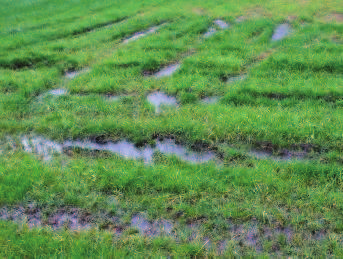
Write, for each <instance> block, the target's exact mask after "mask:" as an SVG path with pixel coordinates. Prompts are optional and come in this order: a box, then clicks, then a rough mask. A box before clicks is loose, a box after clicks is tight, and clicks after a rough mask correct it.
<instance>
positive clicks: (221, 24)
mask: <svg viewBox="0 0 343 259" xmlns="http://www.w3.org/2000/svg"><path fill="white" fill-rule="evenodd" d="M214 24H215V25H217V26H218V27H219V28H220V29H222V30H225V29H227V28H229V25H228V24H227V23H226V22H224V21H223V20H220V19H218V20H215V21H214Z"/></svg>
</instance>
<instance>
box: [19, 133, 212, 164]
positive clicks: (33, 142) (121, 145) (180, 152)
mask: <svg viewBox="0 0 343 259" xmlns="http://www.w3.org/2000/svg"><path fill="white" fill-rule="evenodd" d="M21 143H22V145H23V149H24V151H25V152H28V153H36V154H38V155H40V156H42V157H43V159H44V160H50V159H51V158H52V156H53V154H54V153H59V154H61V153H63V152H64V153H70V151H71V153H72V150H73V149H83V150H90V151H109V152H111V153H115V154H118V155H120V156H123V157H125V158H130V159H142V160H143V161H144V162H145V163H152V161H153V156H154V153H155V152H156V151H159V152H161V153H163V154H165V155H175V156H177V157H178V158H180V159H181V160H184V161H188V162H192V163H204V162H208V161H210V160H212V159H214V158H215V153H214V152H213V151H211V150H209V149H207V150H202V151H193V150H191V149H188V148H187V147H186V146H184V145H181V144H176V143H175V140H174V139H168V138H165V139H163V140H157V142H156V145H155V146H154V147H153V146H149V145H146V146H144V147H142V148H138V147H136V146H135V145H134V144H133V143H131V142H128V141H126V140H122V141H118V142H111V141H107V142H104V143H99V142H96V141H91V140H85V141H79V140H76V141H71V140H68V141H65V142H64V143H63V144H59V143H56V142H53V141H50V140H46V139H44V138H42V137H32V138H28V137H26V136H25V137H22V139H21Z"/></svg>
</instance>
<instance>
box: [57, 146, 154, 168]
mask: <svg viewBox="0 0 343 259" xmlns="http://www.w3.org/2000/svg"><path fill="white" fill-rule="evenodd" d="M63 148H65V149H70V148H81V149H86V150H97V151H109V152H112V153H115V154H118V155H120V156H123V157H125V158H132V159H143V160H144V162H145V163H151V162H152V157H153V153H154V149H153V148H151V147H145V148H137V147H136V146H135V145H134V144H132V143H130V142H128V141H126V140H123V141H119V142H116V143H114V142H107V143H105V144H99V143H96V142H92V141H90V140H88V141H66V142H65V143H64V144H63Z"/></svg>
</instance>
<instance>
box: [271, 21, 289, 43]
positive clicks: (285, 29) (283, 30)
mask: <svg viewBox="0 0 343 259" xmlns="http://www.w3.org/2000/svg"><path fill="white" fill-rule="evenodd" d="M290 31H291V26H290V25H289V24H287V23H284V24H280V25H278V26H277V27H276V28H275V31H274V34H273V36H272V41H278V40H282V39H283V38H285V37H286V36H287V35H288V34H289V33H290Z"/></svg>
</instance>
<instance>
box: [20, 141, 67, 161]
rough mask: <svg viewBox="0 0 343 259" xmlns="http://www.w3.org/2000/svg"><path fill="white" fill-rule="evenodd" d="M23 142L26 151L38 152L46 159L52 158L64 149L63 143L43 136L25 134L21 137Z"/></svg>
mask: <svg viewBox="0 0 343 259" xmlns="http://www.w3.org/2000/svg"><path fill="white" fill-rule="evenodd" d="M21 143H22V145H23V149H24V151H25V152H27V153H35V154H38V155H39V156H41V157H42V158H43V159H44V160H46V161H47V160H50V159H51V158H52V156H53V155H54V154H55V153H58V154H61V153H62V151H63V145H61V144H58V143H56V142H54V141H51V140H47V139H45V138H42V137H33V138H28V137H26V136H24V137H22V138H21Z"/></svg>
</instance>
